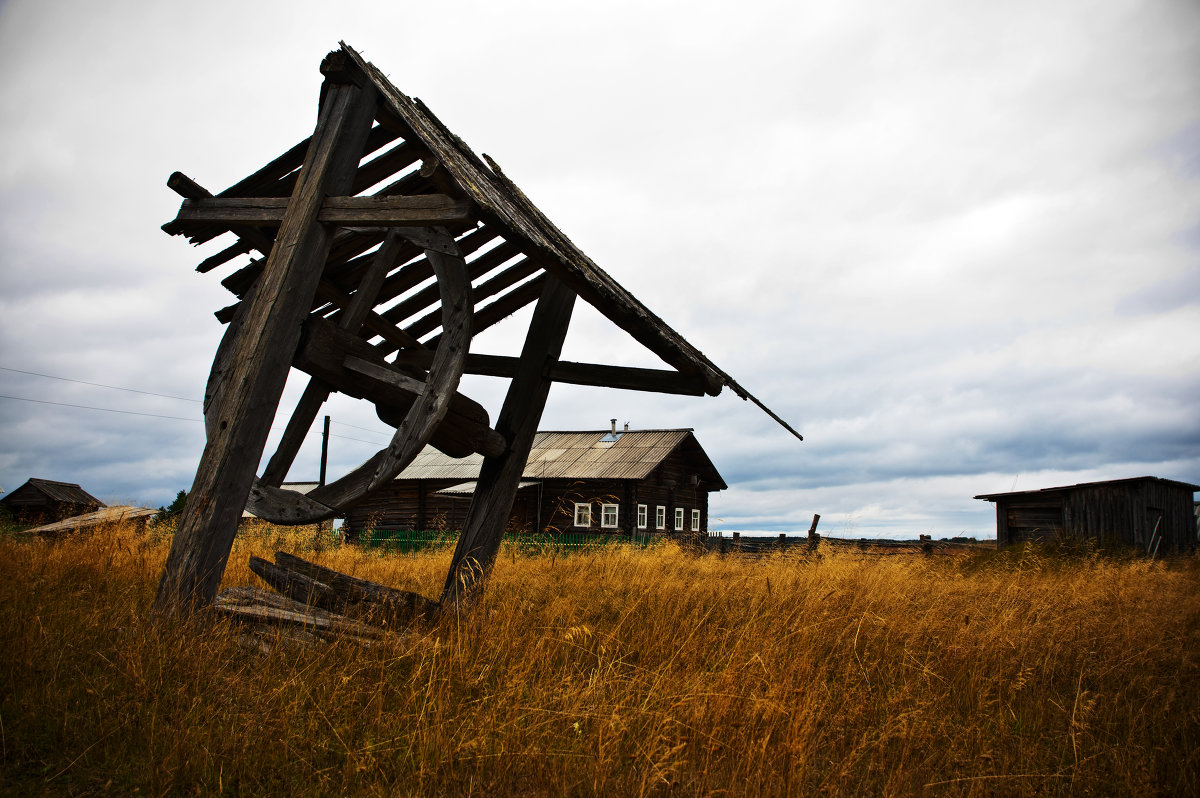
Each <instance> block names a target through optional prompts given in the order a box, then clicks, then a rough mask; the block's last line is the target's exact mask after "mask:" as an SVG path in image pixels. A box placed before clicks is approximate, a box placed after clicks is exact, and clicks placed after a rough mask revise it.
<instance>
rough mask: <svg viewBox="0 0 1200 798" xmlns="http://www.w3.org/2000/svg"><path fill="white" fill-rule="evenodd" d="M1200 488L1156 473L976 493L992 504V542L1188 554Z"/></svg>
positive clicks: (1193, 537) (1192, 543)
mask: <svg viewBox="0 0 1200 798" xmlns="http://www.w3.org/2000/svg"><path fill="white" fill-rule="evenodd" d="M1197 490H1200V486H1197V485H1192V484H1189V483H1187V482H1176V481H1174V480H1170V479H1160V478H1158V477H1133V478H1131V479H1116V480H1110V481H1107V482H1084V483H1081V484H1079V485H1068V486H1065V487H1060V488H1043V489H1041V490H1027V491H1017V492H1012V493H988V494H984V495H982V496H976V497H975V498H976V499H983V500H985V501H989V502H995V504H996V542H997V545H998V546H1000V547H1001V548H1003V547H1004V546H1007V545H1009V544H1011V543H1019V542H1021V541H1026V540H1029V541H1047V542H1049V541H1060V540H1077V541H1085V540H1091V541H1096V542H1097V543H1099V544H1101V545H1121V546H1137V547H1140V548H1142V549H1144V550H1146V551H1149V552H1161V553H1167V552H1176V553H1182V552H1193V551H1195V549H1196V521H1195V515H1194V509H1193V508H1194V506H1195V505H1194V500H1193V494H1194V493H1195V492H1196V491H1197Z"/></svg>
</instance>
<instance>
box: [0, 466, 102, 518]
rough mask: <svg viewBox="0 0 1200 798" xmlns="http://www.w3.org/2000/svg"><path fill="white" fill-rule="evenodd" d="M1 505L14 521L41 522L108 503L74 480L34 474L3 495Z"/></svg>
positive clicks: (0, 500) (82, 512) (91, 510)
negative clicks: (65, 480)
mask: <svg viewBox="0 0 1200 798" xmlns="http://www.w3.org/2000/svg"><path fill="white" fill-rule="evenodd" d="M0 507H4V509H6V510H8V511H9V513H11V514H12V519H13V523H16V524H21V525H29V524H34V525H37V524H49V523H52V522H54V521H61V520H62V519H64V518H70V517H71V516H75V515H83V514H84V513H90V512H94V511H96V510H99V509H100V508H101V507H104V502H102V501H100V500H99V499H97V498H96V497H95V496H93V495H92V494H90V493H88V492H87V491H86V490H84V489H83V488H81V487H79V486H78V485H76V484H75V483H73V482H55V481H54V480H52V479H38V478H36V477H31V478H30V479H29V481H28V482H26V483H25V484H24V485H22V486H21V487H19V488H17V489H15V490H14V491H13V492H12V493H9V494H8V495H6V496H5V497H4V498H2V499H0Z"/></svg>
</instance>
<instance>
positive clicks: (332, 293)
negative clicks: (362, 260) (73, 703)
mask: <svg viewBox="0 0 1200 798" xmlns="http://www.w3.org/2000/svg"><path fill="white" fill-rule="evenodd" d="M317 296H319V297H321V298H322V299H324V300H325V301H326V302H328V303H329V304H331V305H333V306H335V307H337V308H340V309H341V310H340V311H339V312H338V313H335V314H334V315H333V316H332V317H331V320H332V321H335V322H339V323H340V319H341V313H344V312H345V308H348V307H350V305H351V303H352V302H353V301H354V297H352V296H350V295H348V294H344V293H342V292H341V291H339V290H338V289H337V288H336V287H335V286H333V285H330V284H329V283H327V282H325V281H324V280H322V281H321V284H320V285H319V286H317ZM361 326H363V327H366V328H367V329H368V330H370V331H371V332H373V333H375V334H376V335H378V336H379V337H381V338H383V340H385V341H387V342H388V343H390V344H392V345H393V346H397V347H400V348H406V347H412V346H415V347H420V346H421V342H420V341H418V340H417V339H416V338H413V337H412V336H411V335H409V334H408V333H406V332H404V330H401V329H400V328H399V327H397V326H396V325H394V324H392V323H391V322H390V321H388V320H387V319H385V318H383V317H382V316H380V315H379V314H378V313H376V312H375V311H373V310H372V311H369V312H368V313H367V315H366V318H364V319H363V323H362V325H361ZM432 354H433V353H432V352H430V355H432Z"/></svg>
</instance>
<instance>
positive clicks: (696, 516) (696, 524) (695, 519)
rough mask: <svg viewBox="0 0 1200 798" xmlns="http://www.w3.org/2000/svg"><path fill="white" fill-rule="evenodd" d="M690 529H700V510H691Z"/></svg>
mask: <svg viewBox="0 0 1200 798" xmlns="http://www.w3.org/2000/svg"><path fill="white" fill-rule="evenodd" d="M692 531H693V532H699V531H700V511H699V510H692Z"/></svg>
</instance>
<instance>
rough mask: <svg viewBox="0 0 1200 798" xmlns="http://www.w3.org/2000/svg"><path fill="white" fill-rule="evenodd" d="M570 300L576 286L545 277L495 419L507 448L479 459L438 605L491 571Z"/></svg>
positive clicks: (457, 597) (470, 590)
mask: <svg viewBox="0 0 1200 798" xmlns="http://www.w3.org/2000/svg"><path fill="white" fill-rule="evenodd" d="M574 306H575V292H574V291H573V290H571V289H570V288H568V287H567V286H566V285H565V284H563V283H562V282H560V281H559V280H557V279H554V278H550V279H549V280H548V281H547V282H546V287H545V289H544V290H543V291H542V295H541V297H540V298H539V299H538V303H537V306H536V308H535V309H534V311H533V320H532V321H531V322H530V323H529V332H528V334H527V335H526V338H525V346H524V348H523V349H522V350H521V361H520V365H519V366H518V368H517V373H516V375H515V376H514V377H513V381H512V383H511V384H510V385H509V388H508V394H507V395H506V396H505V398H504V405H503V407H502V408H501V409H500V416H499V418H498V419H497V421H496V431H497V432H499V433H500V434H501V435H503V436H504V438H505V439H506V440H507V441H508V449H507V450H506V451H505V452H504V453H502V454H500V455H498V456H495V457H485V458H484V460H483V466H482V468H481V469H480V472H479V480H478V482H477V483H476V486H475V495H474V497H473V499H472V500H471V507H470V509H469V510H468V511H467V518H466V520H465V521H464V522H463V529H462V534H460V535H459V537H458V546H457V547H456V548H455V550H454V557H453V559H451V561H450V571H449V573H448V574H447V575H446V585H445V587H444V588H443V589H442V605H443V606H448V605H451V604H455V603H457V602H460V601H464V600H467V599H469V598H470V597H471V596H473V595H474V594H476V593H477V592H478V591H479V590H481V589H482V586H483V583H484V580H485V579H486V578H487V575H488V573H489V572H490V571H491V568H492V563H493V562H494V561H495V559H496V552H497V551H499V549H500V539H501V538H502V537H503V536H504V526H505V524H506V523H507V522H508V517H509V514H510V513H511V512H512V506H513V500H514V499H515V498H516V495H517V486H518V485H519V484H520V481H521V472H522V471H523V470H524V469H525V463H526V461H528V460H529V451H530V449H531V448H532V447H533V438H534V435H535V434H536V433H537V427H538V422H539V421H540V420H541V418H542V410H543V409H544V408H545V407H546V398H547V396H548V395H549V393H550V385H551V380H550V379H549V378H548V377H546V370H547V366H549V365H552V364H553V363H555V362H556V361H557V360H558V356H559V355H560V354H561V353H562V347H563V341H564V340H565V339H566V336H567V326H568V325H569V324H570V321H571V311H572V310H573V309H574Z"/></svg>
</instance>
